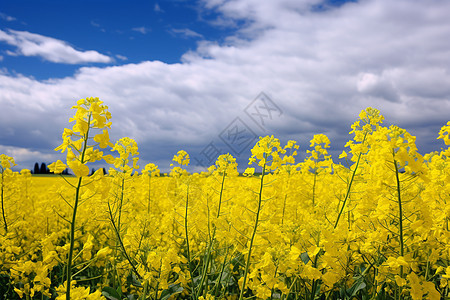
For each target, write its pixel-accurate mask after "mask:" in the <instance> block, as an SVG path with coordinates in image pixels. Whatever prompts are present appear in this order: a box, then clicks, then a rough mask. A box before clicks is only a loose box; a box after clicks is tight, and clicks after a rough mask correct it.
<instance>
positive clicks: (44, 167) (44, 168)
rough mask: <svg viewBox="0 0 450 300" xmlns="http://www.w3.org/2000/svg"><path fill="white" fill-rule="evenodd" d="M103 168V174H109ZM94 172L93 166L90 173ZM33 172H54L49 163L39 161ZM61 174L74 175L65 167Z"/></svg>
mask: <svg viewBox="0 0 450 300" xmlns="http://www.w3.org/2000/svg"><path fill="white" fill-rule="evenodd" d="M102 169H103V174H107V173H106V169H105V168H102ZM94 172H95V169H94V168H92V170H91V174H89V175H92V174H94ZM31 174H53V173H52V172H50V170H49V168H48V167H47V165H46V164H45V163H41V164H40V165H39V163H37V162H36V163H35V164H34V168H33V170H31ZM61 174H62V175H72V174H70V173H69V169H65V170H64V171H63V172H62V173H61Z"/></svg>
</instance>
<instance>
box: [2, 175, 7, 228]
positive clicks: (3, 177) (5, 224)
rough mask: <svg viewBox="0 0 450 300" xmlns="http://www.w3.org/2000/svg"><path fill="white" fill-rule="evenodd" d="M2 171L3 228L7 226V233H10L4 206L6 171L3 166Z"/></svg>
mask: <svg viewBox="0 0 450 300" xmlns="http://www.w3.org/2000/svg"><path fill="white" fill-rule="evenodd" d="M1 171H2V192H1V197H2V217H3V228H5V235H6V234H7V233H8V224H7V223H6V215H5V207H4V199H5V192H4V184H5V173H4V172H3V171H4V170H3V168H1Z"/></svg>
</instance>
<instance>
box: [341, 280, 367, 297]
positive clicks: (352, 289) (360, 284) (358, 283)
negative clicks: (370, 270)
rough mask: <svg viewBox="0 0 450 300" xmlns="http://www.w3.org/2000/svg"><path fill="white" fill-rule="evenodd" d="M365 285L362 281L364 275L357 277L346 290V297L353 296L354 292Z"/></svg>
mask: <svg viewBox="0 0 450 300" xmlns="http://www.w3.org/2000/svg"><path fill="white" fill-rule="evenodd" d="M365 287H366V283H365V282H364V277H362V276H361V277H359V278H358V280H356V281H355V283H353V285H352V286H351V287H350V288H349V289H348V290H347V291H346V294H347V296H348V297H350V298H352V297H355V296H356V294H357V293H358V292H359V291H360V290H362V289H364V288H365Z"/></svg>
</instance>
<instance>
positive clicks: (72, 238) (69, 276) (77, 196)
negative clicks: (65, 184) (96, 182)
mask: <svg viewBox="0 0 450 300" xmlns="http://www.w3.org/2000/svg"><path fill="white" fill-rule="evenodd" d="M90 123H91V114H89V118H88V130H87V131H86V134H85V135H84V143H83V151H82V153H81V160H80V162H81V163H82V164H84V163H85V161H84V155H85V153H86V149H87V142H88V137H89V128H90ZM82 181H83V177H79V178H78V183H77V186H76V191H75V203H74V205H73V213H72V222H71V223H70V248H69V255H68V257H67V277H66V282H67V287H66V300H70V287H71V281H72V257H73V250H74V245H75V220H76V216H77V209H78V202H79V200H80V190H81V183H82Z"/></svg>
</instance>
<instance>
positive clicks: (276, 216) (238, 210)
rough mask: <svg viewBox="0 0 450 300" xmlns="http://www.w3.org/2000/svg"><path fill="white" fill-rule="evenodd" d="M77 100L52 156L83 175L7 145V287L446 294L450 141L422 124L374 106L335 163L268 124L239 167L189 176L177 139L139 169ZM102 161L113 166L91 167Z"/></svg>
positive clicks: (310, 295) (7, 293)
mask: <svg viewBox="0 0 450 300" xmlns="http://www.w3.org/2000/svg"><path fill="white" fill-rule="evenodd" d="M74 108H76V109H77V112H76V114H75V116H74V118H73V119H72V121H74V122H75V125H74V126H73V128H72V129H65V130H64V133H63V143H62V145H61V146H59V147H58V148H57V150H62V151H63V152H67V159H66V163H63V162H62V161H58V162H55V163H54V164H52V165H51V169H52V171H54V172H55V173H60V172H62V171H63V170H64V169H65V168H66V167H69V168H71V170H72V171H73V172H74V173H75V175H76V177H70V176H69V177H67V176H65V177H62V179H61V178H59V177H45V178H44V177H35V176H31V175H30V173H29V172H26V171H23V172H21V173H17V172H13V171H12V170H11V168H12V167H13V166H14V160H13V159H12V158H10V157H7V156H5V155H1V156H0V162H1V163H0V164H1V168H0V170H1V191H2V194H1V195H2V198H1V200H2V202H1V209H2V210H1V212H2V216H1V218H0V225H1V228H0V295H1V296H2V298H6V299H16V298H26V299H42V298H44V299H48V298H52V299H55V298H56V299H67V298H68V297H70V298H71V299H124V298H128V299H187V298H192V299H243V298H253V299H317V298H321V299H413V300H417V299H446V298H448V297H449V296H450V291H449V282H448V280H449V279H450V258H449V256H450V228H449V219H450V184H449V182H450V156H449V154H450V152H449V149H448V148H447V149H442V151H439V152H433V153H428V154H425V155H421V154H420V153H419V152H418V150H417V147H416V145H415V137H413V136H412V135H410V134H409V133H408V132H407V131H406V130H404V129H401V128H399V127H396V126H389V127H385V126H382V121H383V116H382V115H381V114H380V113H379V111H377V110H376V109H373V108H368V109H366V110H364V111H362V112H361V114H360V116H359V119H358V120H357V121H356V122H355V123H354V124H353V125H352V126H351V128H352V131H351V132H350V134H352V135H353V138H352V139H351V140H350V141H349V142H348V143H347V148H348V150H347V151H346V152H343V154H341V156H340V157H341V158H342V159H345V161H346V162H347V166H344V165H342V164H340V163H336V162H334V161H333V159H332V157H331V156H330V155H329V153H328V150H327V149H328V148H329V146H330V140H329V139H328V137H327V136H325V135H323V134H317V135H315V136H313V138H312V139H311V141H310V144H309V147H308V148H307V149H305V154H306V156H305V159H304V160H302V161H298V158H297V154H298V151H299V145H297V143H296V142H295V141H288V142H287V144H286V145H285V146H284V147H283V146H282V145H281V143H280V141H279V140H278V139H276V138H275V137H273V136H266V137H262V138H260V139H259V141H258V142H257V143H256V145H255V147H254V148H253V149H252V155H251V157H250V159H249V164H250V168H248V169H247V171H246V172H245V174H244V175H246V176H239V173H238V171H237V170H238V166H237V163H236V160H235V158H234V157H233V156H232V155H230V154H224V155H221V156H219V157H218V159H217V161H216V162H215V164H214V165H213V166H211V167H210V168H209V169H208V171H207V172H202V173H194V174H189V173H188V172H187V171H186V170H185V169H184V168H185V166H187V165H188V164H189V155H188V153H186V152H185V151H179V152H178V153H177V154H176V155H175V156H174V158H173V161H174V163H176V164H177V165H176V166H172V170H171V172H170V174H169V176H161V174H160V170H159V167H158V166H157V165H155V164H147V165H146V166H145V167H144V168H143V169H140V167H139V166H138V164H137V163H138V155H139V152H138V146H137V143H136V142H135V141H134V140H132V139H130V138H123V139H120V140H119V141H117V142H116V143H115V144H112V143H111V142H110V141H109V136H108V131H107V129H106V128H109V126H110V123H109V119H110V117H111V116H110V115H109V113H108V112H107V107H106V106H104V105H103V104H102V102H101V101H100V100H98V99H97V98H87V99H83V100H80V101H79V102H78V104H77V106H75V107H74ZM94 131H99V132H98V133H94ZM449 135H450V123H448V124H447V125H446V126H444V127H443V128H442V129H441V131H440V133H439V137H438V138H440V139H443V140H444V143H445V144H446V145H448V144H450V142H448V141H449ZM90 136H94V138H93V139H92V138H90ZM92 141H94V143H92ZM107 147H111V149H112V150H113V152H112V154H110V155H104V154H103V150H100V149H105V148H107ZM99 159H104V160H105V161H106V162H108V163H109V164H111V169H110V172H109V175H107V176H106V175H104V174H103V173H102V172H96V173H95V174H93V175H91V176H88V172H87V171H86V168H87V163H89V162H93V161H97V160H99ZM85 167H86V168H85ZM133 172H134V174H133ZM255 172H257V173H259V174H261V175H259V176H254V173H255ZM74 208H76V209H77V210H75V212H76V222H75V214H74ZM67 223H69V225H71V226H70V228H69V227H68V226H67ZM72 235H73V236H72ZM71 253H72V254H71ZM71 255H72V256H71ZM68 258H70V259H68ZM68 266H69V269H70V271H71V272H70V273H69V278H68V277H67V276H68V275H67V268H68ZM68 279H69V280H68ZM68 294H69V296H68Z"/></svg>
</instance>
